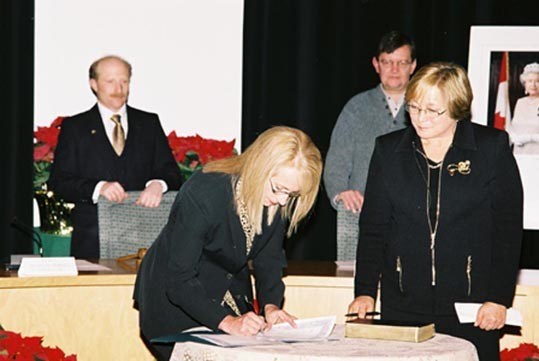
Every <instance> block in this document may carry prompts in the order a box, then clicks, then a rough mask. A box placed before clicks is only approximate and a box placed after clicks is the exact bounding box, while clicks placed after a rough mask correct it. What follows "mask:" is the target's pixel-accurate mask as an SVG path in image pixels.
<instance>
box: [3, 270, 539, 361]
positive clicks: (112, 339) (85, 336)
mask: <svg viewBox="0 0 539 361" xmlns="http://www.w3.org/2000/svg"><path fill="white" fill-rule="evenodd" d="M99 263H100V264H103V265H105V266H107V267H109V268H111V271H100V272H80V273H79V275H78V276H76V277H42V278H41V277H40V278H18V277H17V274H16V272H13V271H11V272H0V323H1V324H2V326H3V327H4V328H5V329H7V330H11V331H16V332H21V333H22V334H23V336H44V344H45V345H47V346H58V347H60V348H61V349H62V350H64V352H66V353H68V354H72V353H74V354H77V356H78V359H79V360H82V361H85V360H152V359H153V358H152V357H151V355H150V353H149V352H148V351H147V350H146V348H145V347H144V344H143V343H142V341H141V339H140V337H139V327H138V311H137V310H135V309H134V308H133V301H132V293H133V285H134V281H135V272H134V271H133V270H126V269H123V268H121V267H120V266H118V264H117V263H116V262H115V261H114V260H101V261H100V262H99ZM286 274H287V276H286V277H285V278H284V282H285V284H286V293H285V298H286V299H285V308H286V309H287V310H288V311H289V312H291V313H292V314H294V315H296V316H298V317H300V318H306V317H316V316H322V315H330V314H336V315H337V316H338V320H337V321H338V322H337V323H342V322H343V321H344V317H343V314H344V313H345V311H346V308H347V306H348V303H349V302H350V301H351V300H352V297H353V274H352V272H351V271H345V272H341V271H338V270H337V269H336V266H335V265H334V264H333V263H332V262H292V261H291V262H290V264H289V267H288V269H287V270H286ZM514 305H515V306H516V307H517V308H518V309H519V310H520V311H521V312H522V313H523V315H524V327H523V328H522V336H512V335H506V336H504V338H503V339H502V347H508V346H509V347H514V346H516V345H518V343H520V342H534V343H535V344H539V309H538V310H537V311H536V309H537V308H538V307H537V305H539V287H538V286H523V285H519V286H518V287H517V296H516V298H515V303H514Z"/></svg>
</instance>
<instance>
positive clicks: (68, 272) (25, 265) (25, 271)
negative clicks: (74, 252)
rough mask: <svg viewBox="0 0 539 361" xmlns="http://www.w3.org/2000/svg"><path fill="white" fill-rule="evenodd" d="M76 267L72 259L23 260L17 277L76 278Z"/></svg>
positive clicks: (44, 258)
mask: <svg viewBox="0 0 539 361" xmlns="http://www.w3.org/2000/svg"><path fill="white" fill-rule="evenodd" d="M77 274H78V272H77V266H76V265H75V258H73V257H38V258H33V257H32V258H26V257H25V258H23V259H22V262H21V267H20V268H19V272H18V275H19V277H47V276H76V275H77Z"/></svg>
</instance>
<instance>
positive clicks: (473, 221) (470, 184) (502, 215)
mask: <svg viewBox="0 0 539 361" xmlns="http://www.w3.org/2000/svg"><path fill="white" fill-rule="evenodd" d="M405 97H406V103H407V104H408V106H407V107H408V111H409V113H410V117H411V119H412V126H411V127H408V128H406V129H404V130H401V131H397V132H394V133H390V134H388V135H386V136H382V137H379V138H378V139H377V141H376V146H375V149H374V154H373V156H372V160H371V164H370V168H369V175H368V178H367V188H366V191H365V203H364V205H363V210H362V212H361V221H360V230H361V235H360V238H359V239H360V240H361V241H360V242H359V246H358V252H357V265H356V277H355V296H356V299H355V300H354V301H353V302H352V303H351V304H350V306H349V312H357V313H358V314H359V316H360V317H365V313H366V312H369V311H372V310H373V309H374V300H375V298H376V293H377V288H378V282H379V280H380V276H381V288H380V291H381V305H382V318H385V319H388V320H397V321H415V322H433V323H434V324H435V327H436V332H440V333H446V334H450V335H453V336H458V337H462V338H465V339H467V340H469V341H471V342H473V344H474V345H475V346H476V348H477V351H478V354H479V358H480V360H482V361H495V360H499V353H500V351H499V337H500V332H499V330H500V329H501V328H502V327H503V326H504V324H505V316H506V309H507V308H508V307H510V306H511V304H512V300H513V296H514V292H515V283H516V275H517V271H518V265H519V255H520V242H521V237H522V183H521V181H520V176H519V172H518V168H517V165H516V162H515V159H514V157H513V154H512V153H511V149H510V147H509V139H508V136H507V133H505V132H502V131H499V130H497V129H493V128H487V127H484V126H481V125H478V124H473V123H471V122H470V121H469V120H468V117H469V115H470V104H471V102H472V97H473V96H472V90H471V87H470V83H469V81H468V77H467V75H466V72H465V71H464V69H463V68H462V67H460V66H458V65H455V64H451V63H433V64H429V65H427V66H425V67H423V68H422V69H420V70H419V71H418V72H417V73H416V74H415V75H414V76H413V77H412V79H411V81H410V83H409V84H408V87H407V89H406V95H405ZM455 302H474V303H480V304H481V307H480V308H479V311H478V314H477V318H476V320H475V323H473V324H472V323H469V324H461V323H459V321H458V319H457V316H456V312H455V308H454V304H455Z"/></svg>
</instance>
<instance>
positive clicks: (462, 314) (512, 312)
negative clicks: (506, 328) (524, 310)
mask: <svg viewBox="0 0 539 361" xmlns="http://www.w3.org/2000/svg"><path fill="white" fill-rule="evenodd" d="M481 305H482V304H481V303H464V302H462V303H461V302H455V310H456V311H457V316H458V318H459V321H460V323H473V322H475V320H476V319H477V312H478V311H479V307H481ZM505 324H506V325H510V326H522V314H521V313H520V311H519V310H517V309H515V308H509V309H507V317H506V321H505Z"/></svg>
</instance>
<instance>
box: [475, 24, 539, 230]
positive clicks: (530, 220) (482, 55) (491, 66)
mask: <svg viewBox="0 0 539 361" xmlns="http://www.w3.org/2000/svg"><path fill="white" fill-rule="evenodd" d="M537 39H539V26H472V27H471V29H470V49H469V56H468V76H469V79H470V83H471V86H472V90H473V94H474V100H473V102H472V121H473V122H475V123H478V124H483V125H490V126H492V125H493V118H494V112H495V106H496V104H495V103H496V95H497V94H496V93H497V91H498V76H499V74H500V63H501V60H500V59H501V54H502V53H503V52H507V53H508V55H509V65H508V74H509V78H508V80H507V83H508V89H509V91H508V94H509V97H508V104H509V109H510V110H511V114H513V109H514V106H515V103H516V101H517V99H518V98H519V97H524V96H525V94H524V89H523V86H522V84H520V80H519V74H520V73H521V72H522V69H523V68H524V66H525V65H526V64H529V63H530V62H538V63H539V41H538V40H537ZM511 59H513V61H512V60H511ZM515 159H516V160H517V164H518V167H519V170H520V175H521V178H522V183H523V188H524V228H525V229H539V153H536V154H517V152H515Z"/></svg>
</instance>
